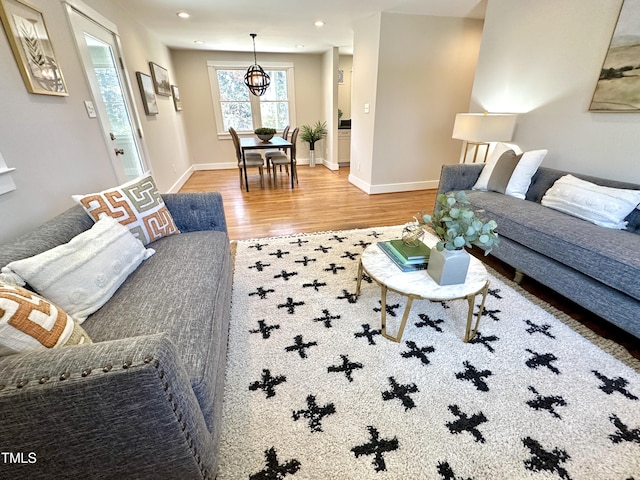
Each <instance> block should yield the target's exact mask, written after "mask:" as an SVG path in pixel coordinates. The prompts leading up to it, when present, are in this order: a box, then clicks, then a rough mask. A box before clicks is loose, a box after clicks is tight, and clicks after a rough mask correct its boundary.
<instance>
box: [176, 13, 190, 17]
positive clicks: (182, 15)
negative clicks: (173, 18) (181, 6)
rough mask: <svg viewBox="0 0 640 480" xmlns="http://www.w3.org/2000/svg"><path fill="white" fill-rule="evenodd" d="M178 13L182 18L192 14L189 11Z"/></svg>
mask: <svg viewBox="0 0 640 480" xmlns="http://www.w3.org/2000/svg"><path fill="white" fill-rule="evenodd" d="M176 15H177V16H179V17H180V18H189V17H190V16H191V15H190V14H189V12H178V13H176Z"/></svg>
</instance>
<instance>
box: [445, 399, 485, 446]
mask: <svg viewBox="0 0 640 480" xmlns="http://www.w3.org/2000/svg"><path fill="white" fill-rule="evenodd" d="M448 408H449V411H450V412H451V413H453V414H454V415H455V416H456V417H458V419H457V420H454V421H453V422H447V423H446V424H445V426H446V427H447V428H448V429H449V431H450V432H451V433H453V434H454V435H456V434H458V433H462V432H469V433H470V434H471V435H473V439H474V440H475V441H476V442H479V443H485V439H484V436H483V435H482V433H481V432H480V430H478V427H479V426H480V425H482V424H483V423H485V422H487V421H488V420H487V417H485V416H484V413H482V412H480V413H474V414H473V415H471V416H469V415H468V414H466V413H464V412H463V411H462V410H460V407H458V405H449V407H448Z"/></svg>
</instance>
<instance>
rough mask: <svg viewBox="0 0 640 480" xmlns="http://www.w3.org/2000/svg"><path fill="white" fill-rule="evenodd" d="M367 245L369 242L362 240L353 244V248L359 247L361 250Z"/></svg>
mask: <svg viewBox="0 0 640 480" xmlns="http://www.w3.org/2000/svg"><path fill="white" fill-rule="evenodd" d="M369 245H371V242H365V241H364V240H360V241H359V242H358V243H354V244H353V246H354V247H360V248H362V249H363V250H364V249H365V248H367V247H368V246H369Z"/></svg>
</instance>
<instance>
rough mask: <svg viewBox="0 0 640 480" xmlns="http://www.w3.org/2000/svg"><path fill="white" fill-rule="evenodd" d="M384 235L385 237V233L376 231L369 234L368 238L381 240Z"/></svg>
mask: <svg viewBox="0 0 640 480" xmlns="http://www.w3.org/2000/svg"><path fill="white" fill-rule="evenodd" d="M382 235H384V234H383V233H379V232H376V231H375V230H374V231H373V232H371V233H368V234H367V237H373V238H380V237H381V236H382Z"/></svg>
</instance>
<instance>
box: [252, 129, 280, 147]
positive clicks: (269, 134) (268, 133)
mask: <svg viewBox="0 0 640 480" xmlns="http://www.w3.org/2000/svg"><path fill="white" fill-rule="evenodd" d="M254 133H255V134H256V135H257V137H258V138H259V139H260V140H262V141H263V142H264V143H267V142H268V141H269V140H271V139H272V138H273V136H274V135H275V134H276V129H275V128H268V127H260V128H256V129H255V131H254Z"/></svg>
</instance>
